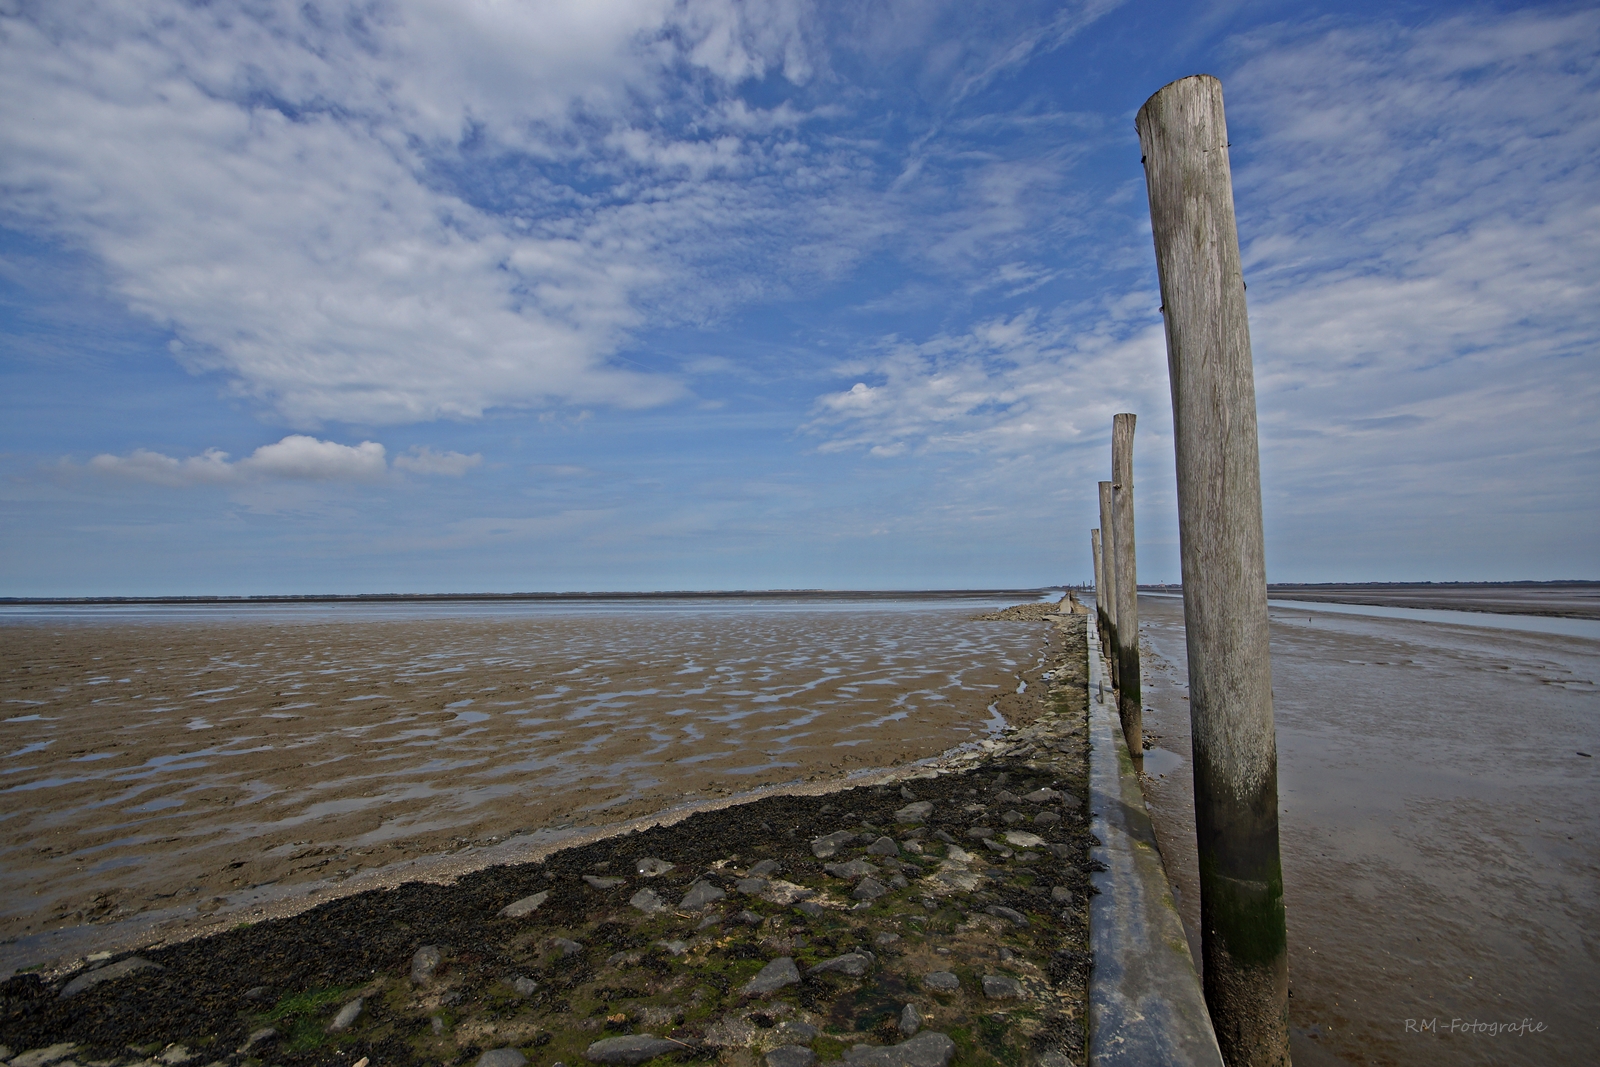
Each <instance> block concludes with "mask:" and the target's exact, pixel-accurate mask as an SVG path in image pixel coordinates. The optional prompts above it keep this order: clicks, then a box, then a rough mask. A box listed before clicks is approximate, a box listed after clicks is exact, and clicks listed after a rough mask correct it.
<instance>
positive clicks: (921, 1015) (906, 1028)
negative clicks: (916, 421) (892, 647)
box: [0, 615, 1092, 1067]
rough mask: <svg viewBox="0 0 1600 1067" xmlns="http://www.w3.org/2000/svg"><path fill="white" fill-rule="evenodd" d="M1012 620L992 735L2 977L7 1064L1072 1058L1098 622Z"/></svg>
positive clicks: (941, 1064)
mask: <svg viewBox="0 0 1600 1067" xmlns="http://www.w3.org/2000/svg"><path fill="white" fill-rule="evenodd" d="M1008 619H1010V620H1017V619H1018V616H1015V615H1013V616H1008ZM1002 625H1005V626H1008V627H1011V628H1014V629H1016V630H1018V631H1023V632H1025V634H1026V636H1027V637H1028V638H1029V639H1031V640H1033V641H1036V642H1037V644H1038V646H1039V653H1040V654H1039V656H1038V657H1037V658H1036V659H1035V660H1034V661H1033V662H1031V663H1030V664H1028V665H1026V666H1024V667H1022V668H1021V669H1020V670H1019V671H1018V672H1017V674H1018V681H1019V682H1020V683H1024V684H1019V685H1018V686H1016V687H1015V689H1014V690H1013V698H1014V699H1013V700H1012V701H1011V702H1010V706H1009V711H1008V714H1009V715H1010V717H1011V719H1012V722H1011V723H1010V724H1008V726H1007V727H1006V728H1005V730H1004V731H1003V732H1001V733H1000V734H999V735H998V736H996V737H994V738H989V739H985V740H984V741H983V742H982V743H981V744H977V745H974V746H971V747H970V748H966V749H963V750H960V751H957V752H953V753H947V754H946V755H945V756H943V757H942V758H940V759H938V760H935V761H931V762H929V763H924V764H919V765H917V766H915V767H905V768H901V769H899V770H890V771H883V772H878V773H876V774H874V775H873V776H872V778H871V779H870V780H869V784H867V785H863V786H859V787H856V788H839V786H840V783H839V782H838V780H837V779H834V780H833V781H831V782H830V783H823V787H824V788H825V789H828V790H829V791H828V792H827V793H826V794H825V795H792V794H787V793H782V792H778V793H772V794H770V795H767V796H765V797H762V798H761V799H758V800H754V801H750V802H745V803H738V804H727V805H725V806H722V807H719V808H717V809H716V810H711V811H705V812H700V813H697V814H693V815H690V816H688V817H686V818H681V819H677V820H669V821H668V822H665V823H662V824H660V825H654V826H650V827H647V828H645V829H642V830H640V831H639V832H633V833H626V834H620V835H619V834H611V835H609V836H605V837H603V838H601V839H599V840H596V841H593V842H591V843H587V844H583V845H580V846H577V847H571V848H565V849H559V850H556V851H554V852H553V853H552V854H550V855H548V856H547V857H545V858H544V859H543V860H542V861H540V862H536V863H525V864H513V865H502V866H494V867H489V868H485V869H481V870H476V871H473V872H470V873H466V874H464V875H462V876H461V877H460V878H458V879H455V880H454V881H453V882H452V883H451V884H448V885H443V884H423V883H418V882H411V883H407V884H404V885H399V886H396V887H395V888H393V889H390V890H374V891H367V892H362V893H357V894H353V895H349V896H346V897H343V898H341V899H336V900H331V901H328V902H326V903H323V904H321V905H320V906H318V907H316V908H313V909H310V910H307V911H303V912H301V913H299V914H296V915H292V916H286V917H283V918H278V919H269V920H265V921H261V922H255V923H243V924H237V925H235V926H234V927H233V928H231V929H229V930H227V931H225V932H222V933H219V934H216V935H214V936H210V937H206V938H203V939H190V940H184V939H177V940H175V941H174V942H173V943H169V944H165V945H153V946H149V947H146V948H143V949H141V950H140V952H139V953H138V954H137V955H133V954H127V953H101V954H97V955H96V956H95V957H93V958H91V959H89V960H86V961H76V962H75V963H73V964H71V965H69V966H67V967H65V968H55V969H51V970H49V971H46V972H42V973H41V972H30V973H27V974H22V975H16V976H13V977H12V978H10V979H9V980H7V981H4V982H0V1041H3V1042H4V1043H5V1044H6V1045H7V1046H9V1047H7V1048H6V1050H5V1051H4V1052H3V1053H0V1056H4V1057H11V1056H13V1055H15V1056H16V1060H15V1062H16V1063H17V1064H29V1065H46V1064H50V1063H52V1062H66V1061H69V1060H70V1061H72V1062H87V1063H100V1064H106V1065H115V1067H182V1065H184V1064H199V1063H235V1064H240V1065H241V1067H251V1065H259V1064H263V1063H276V1064H283V1065H286V1067H293V1065H305V1067H324V1065H327V1067H331V1065H336V1064H337V1065H349V1064H355V1065H356V1067H360V1065H362V1064H368V1063H382V1064H394V1063H398V1064H404V1063H418V1064H421V1063H445V1064H450V1063H455V1064H468V1063H478V1064H480V1065H482V1067H491V1065H498V1064H504V1065H507V1067H513V1065H521V1064H525V1063H541V1064H554V1063H576V1062H580V1061H586V1062H591V1063H641V1062H644V1061H646V1060H656V1061H657V1062H691V1061H694V1062H706V1061H710V1060H713V1059H715V1060H717V1061H719V1062H721V1063H724V1064H727V1065H729V1067H737V1065H743V1067H750V1065H753V1064H754V1063H756V1062H758V1058H759V1057H761V1056H762V1055H763V1054H765V1057H766V1062H767V1063H768V1064H769V1065H770V1067H781V1065H787V1064H794V1065H796V1067H799V1065H802V1064H804V1065H809V1064H811V1063H814V1062H818V1061H834V1060H837V1059H839V1058H840V1057H841V1056H842V1058H843V1060H844V1062H846V1063H848V1064H854V1065H857V1067H864V1065H866V1064H869V1063H870V1064H883V1065H885V1067H888V1065H901V1064H905V1065H907V1067H911V1065H917V1067H997V1065H998V1064H1029V1063H1043V1064H1051V1065H1056V1067H1065V1065H1067V1064H1081V1063H1083V1062H1084V1038H1085V1030H1084V1023H1085V1012H1086V1007H1087V979H1088V964H1089V956H1088V952H1087V933H1088V930H1087V907H1086V902H1087V893H1088V892H1089V891H1090V888H1089V880H1088V871H1089V870H1090V869H1091V867H1092V865H1091V863H1090V862H1089V859H1088V851H1087V845H1088V840H1089V835H1088V830H1087V823H1086V814H1087V813H1086V810H1085V802H1086V796H1087V794H1086V786H1087V777H1086V776H1087V742H1086V732H1087V731H1086V728H1085V727H1086V712H1087V706H1088V699H1087V697H1088V693H1087V661H1086V658H1085V651H1086V646H1085V641H1084V625H1085V619H1084V617H1083V616H1081V615H1074V616H1068V617H1065V618H1060V617H1058V618H1054V619H1052V620H1051V622H1050V625H1049V626H1048V628H1046V627H1041V626H1039V625H1037V624H1029V623H1024V622H1020V621H1007V622H1005V623H1002ZM658 1057H659V1059H658Z"/></svg>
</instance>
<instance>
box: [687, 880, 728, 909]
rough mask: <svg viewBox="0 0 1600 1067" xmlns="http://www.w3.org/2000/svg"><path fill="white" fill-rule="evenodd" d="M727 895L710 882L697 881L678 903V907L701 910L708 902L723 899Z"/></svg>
mask: <svg viewBox="0 0 1600 1067" xmlns="http://www.w3.org/2000/svg"><path fill="white" fill-rule="evenodd" d="M727 895H728V894H726V893H724V892H723V891H722V890H720V889H718V888H717V887H716V886H714V885H712V884H711V883H710V882H696V883H695V884H694V885H692V886H690V887H689V891H688V892H687V893H685V894H684V895H683V900H682V901H681V902H680V903H679V904H678V907H679V908H681V909H683V910H684V911H699V910H700V909H701V908H703V907H705V906H706V905H707V904H711V903H713V902H715V901H718V900H721V899H722V898H723V897H725V896H727Z"/></svg>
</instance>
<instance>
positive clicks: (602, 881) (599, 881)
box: [484, 874, 627, 1056]
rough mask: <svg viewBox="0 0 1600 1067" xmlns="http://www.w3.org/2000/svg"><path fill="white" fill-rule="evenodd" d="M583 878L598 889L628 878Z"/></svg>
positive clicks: (613, 887)
mask: <svg viewBox="0 0 1600 1067" xmlns="http://www.w3.org/2000/svg"><path fill="white" fill-rule="evenodd" d="M583 880H584V881H585V882H588V883H589V884H590V885H591V886H593V887H594V888H596V889H615V888H617V886H619V885H621V884H622V883H623V882H626V881H627V879H626V878H604V877H600V876H599V875H593V874H586V875H584V876H583ZM496 1051H499V1050H498V1049H497V1050H496ZM484 1055H485V1056H487V1055H489V1054H488V1053H487V1052H485V1053H484Z"/></svg>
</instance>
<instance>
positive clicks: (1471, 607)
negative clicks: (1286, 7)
mask: <svg viewBox="0 0 1600 1067" xmlns="http://www.w3.org/2000/svg"><path fill="white" fill-rule="evenodd" d="M1139 588H1140V590H1141V591H1144V592H1149V593H1178V594H1181V593H1182V592H1183V587H1182V586H1178V585H1141V586H1140V587H1139ZM1267 596H1268V597H1270V598H1272V599H1274V600H1299V601H1307V602H1311V603H1319V604H1359V605H1363V606H1366V607H1381V608H1420V609H1424V610H1430V611H1476V612H1484V613H1488V614H1495V615H1542V616H1546V617H1549V618H1562V619H1600V582H1591V581H1560V582H1319V583H1290V582H1284V583H1269V584H1268V585H1267Z"/></svg>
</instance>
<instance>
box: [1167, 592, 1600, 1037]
mask: <svg viewBox="0 0 1600 1067" xmlns="http://www.w3.org/2000/svg"><path fill="white" fill-rule="evenodd" d="M1271 620H1272V680H1273V692H1274V698H1273V700H1274V705H1275V711H1276V720H1277V743H1278V767H1279V802H1280V811H1281V814H1280V831H1281V841H1282V855H1283V875H1284V900H1285V904H1286V906H1287V908H1288V934H1289V975H1290V987H1291V989H1292V990H1293V999H1291V1000H1290V1002H1289V1020H1290V1024H1291V1027H1292V1037H1291V1041H1292V1045H1293V1052H1294V1061H1295V1063H1296V1064H1298V1065H1300V1067H1323V1065H1332V1064H1343V1063H1404V1064H1416V1065H1419V1067H1430V1065H1438V1067H1445V1065H1449V1067H1456V1065H1460V1064H1484V1065H1490V1064H1494V1065H1497V1067H1498V1065H1502V1064H1528V1065H1530V1067H1533V1065H1542V1064H1551V1063H1582V1062H1588V1061H1589V1060H1591V1059H1593V1055H1592V1053H1593V1049H1594V1048H1595V1029H1594V1021H1593V1019H1592V1017H1591V1015H1592V1013H1591V1012H1590V1010H1589V1005H1591V1004H1594V1003H1595V1002H1596V1001H1597V1000H1600V948H1597V945H1596V942H1595V938H1594V936H1593V931H1594V930H1595V929H1596V928H1597V926H1600V879H1597V878H1596V872H1597V871H1600V833H1597V826H1600V824H1597V823H1596V820H1595V818H1594V812H1595V811H1596V810H1600V775H1597V774H1596V768H1595V764H1596V758H1595V757H1597V756H1600V746H1597V742H1600V699H1597V698H1600V642H1596V641H1593V640H1585V639H1580V638H1575V637H1568V636H1560V635H1554V634H1546V633H1527V632H1519V631H1515V630H1495V629H1488V628H1485V627H1481V626H1456V625H1447V624H1442V623H1435V622H1425V621H1417V620H1412V619H1389V618H1376V617H1371V616H1360V615H1346V614H1335V613H1331V612H1308V611H1292V610H1289V609H1287V608H1285V609H1278V608H1274V609H1273V610H1272V611H1271ZM1139 621H1140V626H1141V635H1140V636H1141V642H1142V645H1143V653H1144V654H1143V667H1144V691H1143V696H1144V699H1145V702H1146V705H1147V707H1146V710H1145V719H1144V725H1145V730H1146V733H1147V736H1148V738H1149V740H1150V741H1151V743H1152V746H1153V747H1152V748H1150V749H1149V750H1148V751H1147V752H1146V753H1145V755H1144V760H1143V762H1144V768H1143V770H1144V773H1145V775H1146V776H1147V777H1146V778H1145V779H1144V787H1145V797H1146V800H1147V802H1148V804H1149V807H1150V813H1151V817H1152V819H1153V820H1154V823H1155V826H1156V833H1157V838H1158V840H1159V842H1160V846H1161V853H1162V858H1163V860H1164V861H1165V863H1166V867H1167V873H1168V876H1169V877H1170V878H1171V879H1172V880H1173V882H1174V890H1175V892H1176V894H1177V896H1178V903H1179V910H1180V912H1181V914H1182V915H1183V918H1184V922H1185V925H1186V927H1187V928H1188V931H1189V934H1190V940H1191V945H1192V948H1193V951H1194V952H1195V958H1196V959H1197V960H1198V959H1199V958H1200V955H1199V938H1198V930H1199V922H1200V914H1199V899H1198V892H1199V890H1198V883H1199V877H1198V872H1197V870H1196V854H1195V842H1194V792H1193V789H1194V786H1193V778H1192V774H1191V763H1190V760H1191V757H1192V752H1191V744H1190V730H1189V710H1188V687H1187V671H1186V669H1185V662H1186V654H1185V646H1184V629H1183V621H1184V620H1183V605H1182V601H1180V600H1176V599H1170V598H1162V597H1143V598H1141V600H1140V603H1139ZM1452 1027H1453V1029H1452Z"/></svg>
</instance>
